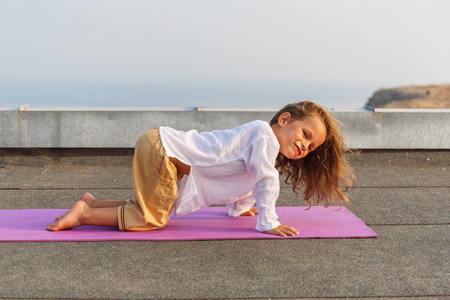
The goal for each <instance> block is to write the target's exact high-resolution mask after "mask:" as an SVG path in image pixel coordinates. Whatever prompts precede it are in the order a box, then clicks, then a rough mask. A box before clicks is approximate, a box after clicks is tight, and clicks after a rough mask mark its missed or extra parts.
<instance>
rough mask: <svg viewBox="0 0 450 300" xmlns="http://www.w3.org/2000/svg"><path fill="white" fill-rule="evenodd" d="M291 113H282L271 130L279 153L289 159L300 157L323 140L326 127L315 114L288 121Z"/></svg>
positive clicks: (312, 149)
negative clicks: (277, 144) (276, 141)
mask: <svg viewBox="0 0 450 300" xmlns="http://www.w3.org/2000/svg"><path fill="white" fill-rule="evenodd" d="M290 119H291V115H290V114H289V113H284V114H282V115H281V116H280V118H279V119H278V124H276V125H278V126H276V125H275V126H274V127H273V131H274V133H275V135H276V137H277V139H278V143H279V144H280V153H282V154H283V155H284V156H286V157H287V158H289V159H300V158H303V157H305V156H306V155H308V153H310V152H312V151H314V150H315V149H316V148H317V147H319V146H320V145H322V144H323V143H324V142H325V138H326V134H327V131H326V128H325V125H324V124H323V123H322V121H321V120H320V119H319V118H318V117H316V116H309V117H306V118H304V119H302V120H295V121H290Z"/></svg>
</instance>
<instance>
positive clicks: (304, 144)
mask: <svg viewBox="0 0 450 300" xmlns="http://www.w3.org/2000/svg"><path fill="white" fill-rule="evenodd" d="M309 144H310V142H303V143H302V150H303V151H304V150H307V149H309Z"/></svg>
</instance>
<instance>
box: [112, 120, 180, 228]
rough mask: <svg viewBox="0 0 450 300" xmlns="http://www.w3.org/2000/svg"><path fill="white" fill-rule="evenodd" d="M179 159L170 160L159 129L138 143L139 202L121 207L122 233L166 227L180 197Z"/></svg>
mask: <svg viewBox="0 0 450 300" xmlns="http://www.w3.org/2000/svg"><path fill="white" fill-rule="evenodd" d="M177 162H178V160H177V159H175V158H170V157H167V155H166V150H164V147H163V146H162V144H161V138H160V136H159V129H158V128H153V129H151V130H149V131H147V132H146V133H145V134H143V135H142V136H141V137H140V138H139V139H138V141H137V143H136V147H135V152H134V159H133V188H134V195H135V200H134V199H130V200H128V201H127V204H126V205H124V206H120V207H119V208H118V216H119V229H120V230H152V229H159V228H163V227H164V226H165V225H166V224H167V221H168V220H169V218H170V215H171V213H172V210H173V207H174V203H175V200H176V199H177V198H178V188H177V182H178V181H179V180H180V179H181V178H182V177H183V174H181V173H179V172H178V171H177V168H176V165H177Z"/></svg>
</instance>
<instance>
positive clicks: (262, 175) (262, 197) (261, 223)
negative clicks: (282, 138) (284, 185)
mask: <svg viewBox="0 0 450 300" xmlns="http://www.w3.org/2000/svg"><path fill="white" fill-rule="evenodd" d="M279 147H280V146H279V144H278V142H277V141H276V140H275V139H274V138H273V137H270V136H266V135H262V136H259V137H257V138H255V139H254V141H253V142H252V143H251V144H250V145H249V147H248V148H247V149H246V151H245V158H244V161H245V163H246V168H247V170H248V171H249V172H251V173H252V174H253V175H254V176H255V181H254V184H253V195H254V197H255V201H256V207H257V209H258V219H257V224H256V230H258V231H261V232H264V231H266V230H270V229H273V228H275V227H277V226H279V225H280V222H278V216H277V213H276V211H275V202H276V201H277V199H278V195H279V193H280V181H279V173H278V171H277V169H276V168H275V160H276V158H277V155H278V152H279Z"/></svg>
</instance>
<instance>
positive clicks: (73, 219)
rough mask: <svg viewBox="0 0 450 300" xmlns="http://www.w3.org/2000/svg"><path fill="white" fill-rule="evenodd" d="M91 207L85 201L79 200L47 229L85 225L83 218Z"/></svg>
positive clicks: (54, 229) (56, 229) (53, 229)
mask: <svg viewBox="0 0 450 300" xmlns="http://www.w3.org/2000/svg"><path fill="white" fill-rule="evenodd" d="M89 209H90V208H89V206H88V205H87V204H86V203H85V202H83V201H78V202H76V203H75V204H74V206H72V208H71V209H70V210H69V211H68V212H67V213H65V214H64V215H63V216H62V217H61V218H60V219H59V220H58V221H56V222H55V223H52V224H50V225H48V226H47V230H50V231H58V230H63V229H70V228H75V227H78V226H81V225H83V218H84V216H85V214H86V212H87V211H88V210H89Z"/></svg>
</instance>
